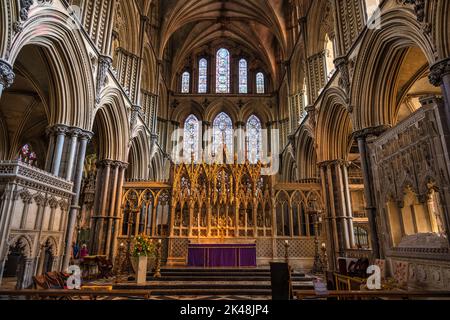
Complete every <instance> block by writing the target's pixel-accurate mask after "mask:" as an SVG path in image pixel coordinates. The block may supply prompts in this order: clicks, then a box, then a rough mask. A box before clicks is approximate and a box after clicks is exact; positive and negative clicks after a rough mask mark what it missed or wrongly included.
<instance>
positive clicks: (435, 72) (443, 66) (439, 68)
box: [429, 58, 450, 87]
mask: <svg viewBox="0 0 450 320" xmlns="http://www.w3.org/2000/svg"><path fill="white" fill-rule="evenodd" d="M448 74H450V58H447V59H444V60H441V61H438V62H436V63H435V64H434V65H432V66H431V68H430V75H429V79H430V83H431V84H432V85H434V86H436V87H439V86H440V85H442V79H443V77H444V76H445V75H448Z"/></svg>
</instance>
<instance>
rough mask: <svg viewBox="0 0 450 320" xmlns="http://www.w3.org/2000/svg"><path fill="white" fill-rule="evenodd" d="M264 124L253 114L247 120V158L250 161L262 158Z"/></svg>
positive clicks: (254, 161) (253, 161) (255, 161)
mask: <svg viewBox="0 0 450 320" xmlns="http://www.w3.org/2000/svg"><path fill="white" fill-rule="evenodd" d="M261 149H262V126H261V120H259V119H258V117H257V116H255V115H252V116H251V117H250V118H249V119H248V121H247V158H248V160H249V161H250V163H257V162H258V161H259V160H261Z"/></svg>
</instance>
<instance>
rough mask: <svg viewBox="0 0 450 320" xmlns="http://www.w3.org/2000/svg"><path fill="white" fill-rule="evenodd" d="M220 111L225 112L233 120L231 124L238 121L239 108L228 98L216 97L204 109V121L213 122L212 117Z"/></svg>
mask: <svg viewBox="0 0 450 320" xmlns="http://www.w3.org/2000/svg"><path fill="white" fill-rule="evenodd" d="M221 112H225V113H226V114H227V115H228V116H229V117H230V118H231V120H232V121H233V125H234V126H235V125H236V122H238V121H239V109H238V107H237V106H235V105H234V104H233V103H232V102H231V101H229V100H228V99H217V100H216V101H214V102H212V103H211V104H210V105H209V106H208V108H207V109H206V110H205V118H204V119H205V121H208V122H210V123H213V122H214V119H215V118H216V117H217V115H218V114H220V113H221Z"/></svg>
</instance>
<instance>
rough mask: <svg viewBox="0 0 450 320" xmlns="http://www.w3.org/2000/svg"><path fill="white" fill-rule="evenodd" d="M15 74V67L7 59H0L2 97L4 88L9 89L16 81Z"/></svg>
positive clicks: (0, 89) (0, 95) (0, 90)
mask: <svg viewBox="0 0 450 320" xmlns="http://www.w3.org/2000/svg"><path fill="white" fill-rule="evenodd" d="M14 78H15V74H14V72H13V67H12V66H11V65H10V64H9V63H8V62H6V61H4V60H1V59H0V98H1V97H2V93H3V90H4V89H8V88H9V87H10V86H11V85H12V84H13V82H14Z"/></svg>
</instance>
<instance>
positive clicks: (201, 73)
mask: <svg viewBox="0 0 450 320" xmlns="http://www.w3.org/2000/svg"><path fill="white" fill-rule="evenodd" d="M207 90H208V60H206V59H205V58H202V59H200V61H199V62H198V93H206V92H207Z"/></svg>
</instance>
